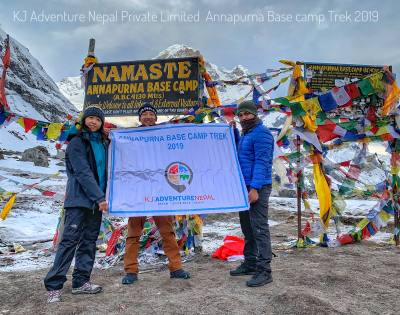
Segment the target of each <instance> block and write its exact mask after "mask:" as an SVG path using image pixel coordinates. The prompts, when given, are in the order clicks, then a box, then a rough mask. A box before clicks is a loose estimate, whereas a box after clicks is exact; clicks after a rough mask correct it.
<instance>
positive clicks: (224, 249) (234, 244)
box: [211, 235, 244, 260]
mask: <svg viewBox="0 0 400 315" xmlns="http://www.w3.org/2000/svg"><path fill="white" fill-rule="evenodd" d="M243 249H244V240H243V239H242V238H240V237H238V236H232V235H227V236H225V238H224V245H222V246H221V247H220V248H218V249H217V250H216V251H215V252H214V253H213V254H212V256H211V257H213V258H217V259H221V260H227V259H228V257H230V256H237V255H243Z"/></svg>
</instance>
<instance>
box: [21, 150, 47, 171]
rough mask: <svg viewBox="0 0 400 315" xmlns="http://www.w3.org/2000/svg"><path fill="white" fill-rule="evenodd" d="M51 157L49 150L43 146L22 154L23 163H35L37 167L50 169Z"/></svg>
mask: <svg viewBox="0 0 400 315" xmlns="http://www.w3.org/2000/svg"><path fill="white" fill-rule="evenodd" d="M49 156H50V154H49V152H48V151H47V149H46V148H45V147H43V146H37V147H34V148H30V149H26V150H25V151H24V152H23V153H22V158H21V161H29V162H33V164H35V165H36V166H42V167H48V166H49V160H48V157H49Z"/></svg>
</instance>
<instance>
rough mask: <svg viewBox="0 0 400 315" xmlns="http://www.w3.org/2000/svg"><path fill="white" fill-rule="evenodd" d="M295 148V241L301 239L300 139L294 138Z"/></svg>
mask: <svg viewBox="0 0 400 315" xmlns="http://www.w3.org/2000/svg"><path fill="white" fill-rule="evenodd" d="M296 141H297V143H296V147H297V154H298V157H297V167H298V168H299V170H298V172H297V240H300V239H303V236H302V235H301V193H302V192H301V186H300V181H301V177H302V176H303V174H302V171H301V169H300V137H299V136H297V137H296Z"/></svg>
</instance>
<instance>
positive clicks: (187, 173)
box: [165, 162, 193, 193]
mask: <svg viewBox="0 0 400 315" xmlns="http://www.w3.org/2000/svg"><path fill="white" fill-rule="evenodd" d="M165 179H166V180H167V182H168V184H169V185H170V186H171V187H172V188H173V189H175V190H176V191H177V192H179V193H181V192H183V191H184V190H185V189H186V188H187V187H188V186H189V185H190V184H191V183H192V179H193V172H192V169H191V168H190V167H189V166H188V165H187V164H185V163H183V162H172V163H171V164H169V165H168V166H167V168H166V169H165Z"/></svg>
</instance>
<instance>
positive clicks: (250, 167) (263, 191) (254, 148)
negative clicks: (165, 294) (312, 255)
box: [230, 101, 274, 287]
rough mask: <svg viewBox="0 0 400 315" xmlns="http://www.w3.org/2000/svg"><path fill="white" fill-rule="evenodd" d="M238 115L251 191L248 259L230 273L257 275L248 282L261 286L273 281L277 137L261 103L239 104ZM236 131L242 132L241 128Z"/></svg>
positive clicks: (243, 221) (243, 217)
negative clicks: (271, 213) (271, 202)
mask: <svg viewBox="0 0 400 315" xmlns="http://www.w3.org/2000/svg"><path fill="white" fill-rule="evenodd" d="M237 115H238V116H239V120H240V125H241V126H242V136H241V137H239V139H238V156H239V163H240V167H241V169H242V173H243V177H244V180H245V183H246V186H247V190H248V192H249V202H250V209H249V210H246V211H241V212H239V217H240V226H241V228H242V232H243V234H244V238H245V246H244V258H245V260H244V262H243V263H242V264H241V265H240V266H239V267H237V268H236V269H235V270H231V271H230V274H231V276H241V275H253V277H252V278H251V279H250V280H249V281H247V282H246V284H247V286H249V287H258V286H262V285H265V284H267V283H270V282H272V275H271V266H270V263H271V259H272V251H271V238H270V233H269V225H268V199H269V196H270V194H271V184H272V159H273V151H274V138H273V137H272V135H271V132H270V131H269V130H268V128H266V127H265V126H264V125H263V123H262V121H261V120H260V119H259V118H258V116H257V107H256V105H255V104H254V103H253V102H252V101H245V102H243V103H241V104H239V106H238V109H237ZM235 133H236V135H237V136H238V131H237V129H235Z"/></svg>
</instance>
